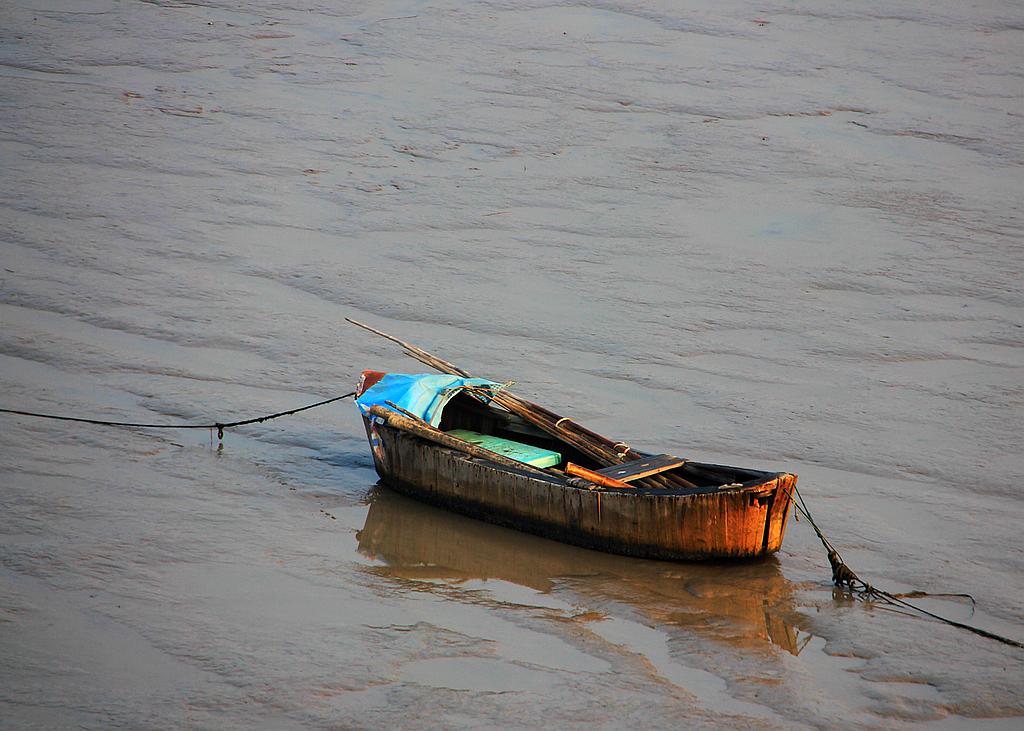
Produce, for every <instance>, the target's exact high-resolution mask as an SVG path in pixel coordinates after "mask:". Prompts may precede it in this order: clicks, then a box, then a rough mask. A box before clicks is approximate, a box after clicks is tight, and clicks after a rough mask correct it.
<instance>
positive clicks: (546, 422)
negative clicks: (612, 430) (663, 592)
mask: <svg viewBox="0 0 1024 731" xmlns="http://www.w3.org/2000/svg"><path fill="white" fill-rule="evenodd" d="M345 320H347V321H348V322H350V323H352V324H353V325H356V326H357V327H361V328H363V329H364V330H368V331H369V332H372V333H374V334H375V335H379V336H381V337H382V338H385V339H386V340H390V341H391V342H393V343H395V344H397V345H400V346H401V347H402V348H404V349H405V351H406V354H407V355H410V356H412V357H413V358H415V359H416V360H418V361H420V362H421V363H423V364H425V365H428V366H430V367H431V368H434V369H435V370H437V371H440V372H441V373H448V374H451V375H456V376H460V377H462V378H472V376H471V375H470V373H469V372H468V371H466V370H464V369H462V368H459V367H458V366H457V365H455V364H454V363H449V362H448V361H446V360H443V359H441V358H438V357H437V356H435V355H433V354H431V353H428V352H427V351H425V350H423V349H422V348H420V347H418V346H416V345H413V344H412V343H409V342H406V341H405V340H401V339H399V338H396V337H395V336H394V335H389V334H388V333H386V332H383V331H381V330H378V329H376V328H374V327H371V326H369V325H366V324H364V323H361V322H358V321H356V320H353V319H351V318H349V317H346V318H345ZM492 400H493V401H494V403H496V404H498V405H499V406H502V407H503V408H505V409H507V410H508V411H510V412H512V413H513V414H516V415H517V416H520V417H522V418H523V419H525V420H526V421H528V422H529V423H531V424H533V425H534V426H536V427H537V428H538V429H541V430H542V431H544V432H546V433H548V434H550V435H551V436H553V437H555V438H556V439H559V440H561V441H564V442H566V443H567V444H570V445H571V446H573V447H575V448H576V449H578V450H579V451H581V452H583V453H584V454H586V455H587V456H589V457H591V458H592V459H594V460H595V461H597V462H598V463H600V464H602V465H604V466H606V467H610V466H612V465H617V464H621V463H622V462H623V461H626V460H633V459H641V458H642V457H643V456H644V455H642V454H640V453H638V452H636V451H634V450H632V449H630V448H629V446H628V445H625V444H624V443H622V442H612V441H611V440H610V439H608V438H607V437H604V436H601V435H600V434H597V433H596V432H592V431H590V430H589V429H587V428H585V427H582V426H580V425H579V424H577V423H576V422H574V421H572V420H569V419H565V418H562V417H560V416H559V415H558V414H556V413H554V412H553V411H549V410H548V409H546V408H544V407H543V406H540V405H539V404H535V403H533V402H532V401H527V400H526V399H524V398H521V397H519V396H516V395H515V394H512V393H509V392H508V391H500V392H498V393H497V394H495V395H494V397H493V398H492ZM563 424H567V426H562V425H563ZM619 445H622V446H623V447H625V448H624V449H622V450H617V449H616V447H618V446H619ZM636 482H637V484H642V485H644V486H646V487H659V488H672V487H686V488H693V487H696V485H694V484H693V483H692V482H690V481H689V480H687V479H685V478H683V477H681V476H680V475H668V474H665V475H653V476H651V477H646V478H644V479H643V480H637V481H636Z"/></svg>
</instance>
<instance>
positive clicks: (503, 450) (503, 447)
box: [445, 429, 562, 469]
mask: <svg viewBox="0 0 1024 731" xmlns="http://www.w3.org/2000/svg"><path fill="white" fill-rule="evenodd" d="M445 434H449V435H451V436H453V437H456V438H458V439H461V440H462V441H464V442H469V443H470V444H475V445H477V446H478V447H483V448H484V449H489V450H490V451H492V452H495V453H496V454H501V455H504V456H505V457H509V458H510V459H514V460H515V461H517V462H523V463H525V464H528V465H533V466H534V467H540V468H541V469H544V468H545V467H554V466H555V465H557V464H558V463H559V462H561V461H562V455H560V454H559V453H558V452H552V451H551V450H550V449H541V448H540V447H534V446H531V445H529V444H522V443H520V442H514V441H512V440H511V439H503V438H501V437H495V436H491V435H490V434H480V433H478V432H475V431H470V430H469V429H452V430H451V431H447V432H445Z"/></svg>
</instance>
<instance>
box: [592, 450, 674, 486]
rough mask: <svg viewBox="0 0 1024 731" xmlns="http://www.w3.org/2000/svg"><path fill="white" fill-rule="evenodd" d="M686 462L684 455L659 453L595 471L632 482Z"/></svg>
mask: <svg viewBox="0 0 1024 731" xmlns="http://www.w3.org/2000/svg"><path fill="white" fill-rule="evenodd" d="M684 464H686V460H685V459H683V458H682V457H675V456H673V455H671V454H659V455H657V456H656V457H645V458H644V459H635V460H633V461H632V462H623V463H622V464H617V465H612V466H610V467H602V468H601V469H599V470H595V472H598V473H599V474H602V475H605V476H606V477H612V478H614V479H616V480H621V481H622V482H632V481H633V480H639V479H640V478H642V477H647V476H649V475H656V474H658V473H659V472H666V471H667V470H671V469H675V468H676V467H679V466H681V465H684Z"/></svg>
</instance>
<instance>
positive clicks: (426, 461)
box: [364, 419, 796, 561]
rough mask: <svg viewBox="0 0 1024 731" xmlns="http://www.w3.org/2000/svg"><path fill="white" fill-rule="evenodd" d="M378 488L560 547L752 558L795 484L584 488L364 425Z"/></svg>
mask: <svg viewBox="0 0 1024 731" xmlns="http://www.w3.org/2000/svg"><path fill="white" fill-rule="evenodd" d="M364 421H365V423H366V428H367V436H368V438H369V440H370V445H371V448H372V452H373V458H374V464H375V466H376V469H377V474H378V475H379V476H380V478H381V480H382V481H383V482H384V483H385V484H387V485H389V486H391V487H392V488H394V489H395V490H398V491H399V492H401V493H404V494H406V495H409V496H410V497H413V498H416V499H418V500H422V501H424V502H427V503H431V504H434V505H438V506H440V507H443V508H447V509H449V510H453V511H456V512H459V513H462V514H464V515H469V516H471V517H474V518H479V519H482V520H486V521H489V522H491V523H495V524H498V525H503V526H507V527H509V528H515V529H517V530H522V531H527V532H530V533H534V534H537V535H541V536H544V537H547V538H551V539H554V540H558V541H562V542H564V543H572V544H575V545H579V546H584V547H587V548H593V549H598V550H602V551H608V552H611V553H619V554H624V555H628V556H637V557H641V558H653V559H666V560H685V561H700V560H730V559H756V558H761V557H764V556H768V555H770V554H772V553H774V552H775V551H777V550H779V548H780V547H781V546H782V539H783V536H784V534H785V528H786V518H787V517H788V513H789V506H790V503H791V493H792V489H793V487H794V486H795V484H796V475H792V474H788V473H768V472H763V473H758V474H759V477H758V478H757V479H755V480H751V481H749V482H747V483H744V484H743V485H742V486H737V487H726V488H708V489H702V490H694V491H680V490H657V489H588V488H586V487H581V486H577V485H574V484H572V483H571V482H570V481H567V480H566V479H563V478H561V477H559V476H558V475H557V474H550V475H549V474H544V473H541V472H539V471H534V470H530V469H527V468H524V469H522V470H518V469H516V468H514V467H507V466H504V465H501V464H497V463H495V462H490V461H488V460H484V459H479V458H473V457H470V456H469V455H467V454H465V453H463V452H459V451H457V450H454V449H449V448H447V447H443V446H440V445H438V444H435V443H432V442H430V441H427V440H425V439H422V438H420V437H417V436H415V435H413V434H410V433H408V432H405V431H402V430H399V429H396V428H393V427H390V426H388V425H387V424H386V423H380V422H382V421H383V420H378V419H373V420H372V421H371V420H370V419H364Z"/></svg>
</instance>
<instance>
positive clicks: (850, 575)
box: [828, 549, 864, 589]
mask: <svg viewBox="0 0 1024 731" xmlns="http://www.w3.org/2000/svg"><path fill="white" fill-rule="evenodd" d="M828 562H829V563H830V564H832V583H834V584H835V585H836V586H842V585H843V584H846V585H847V586H849V587H850V588H851V589H853V588H854V584H858V583H860V584H863V583H864V582H862V581H861V580H860V577H859V576H857V574H855V573H854V572H853V569H851V568H850V567H849V566H847V565H846V564H845V563H843V559H842V558H840V557H839V554H838V553H837V552H836V551H835V549H829V552H828Z"/></svg>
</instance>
